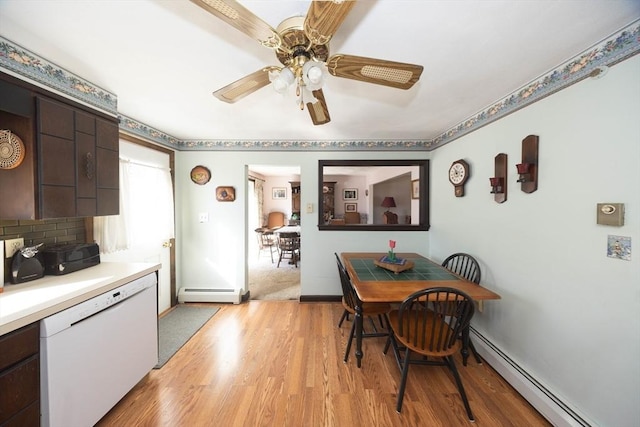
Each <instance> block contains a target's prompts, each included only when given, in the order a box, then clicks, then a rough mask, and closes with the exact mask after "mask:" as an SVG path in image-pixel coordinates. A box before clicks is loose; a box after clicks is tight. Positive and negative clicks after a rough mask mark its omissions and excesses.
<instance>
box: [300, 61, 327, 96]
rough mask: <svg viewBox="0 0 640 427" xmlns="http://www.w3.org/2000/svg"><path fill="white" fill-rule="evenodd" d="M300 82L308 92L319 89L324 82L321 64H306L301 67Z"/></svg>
mask: <svg viewBox="0 0 640 427" xmlns="http://www.w3.org/2000/svg"><path fill="white" fill-rule="evenodd" d="M302 80H303V81H304V84H305V85H306V86H307V89H309V90H318V89H321V88H322V85H323V84H324V80H325V71H324V68H323V67H322V64H321V63H319V62H316V61H308V62H306V63H305V64H304V66H303V67H302Z"/></svg>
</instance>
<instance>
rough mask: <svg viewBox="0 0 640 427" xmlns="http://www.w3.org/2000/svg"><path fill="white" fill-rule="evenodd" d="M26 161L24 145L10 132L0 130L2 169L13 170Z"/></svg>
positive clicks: (0, 160)
mask: <svg viewBox="0 0 640 427" xmlns="http://www.w3.org/2000/svg"><path fill="white" fill-rule="evenodd" d="M23 160H24V144H23V143H22V140H21V139H20V138H19V137H18V136H17V135H16V134H14V133H12V132H11V131H10V130H0V169H13V168H17V167H18V166H20V163H22V161H23Z"/></svg>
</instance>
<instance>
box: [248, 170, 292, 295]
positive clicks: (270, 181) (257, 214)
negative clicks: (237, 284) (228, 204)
mask: <svg viewBox="0 0 640 427" xmlns="http://www.w3.org/2000/svg"><path fill="white" fill-rule="evenodd" d="M247 170H248V180H247V221H246V225H247V243H248V244H247V248H248V250H247V260H246V262H247V272H248V273H247V289H249V292H250V299H253V300H264V299H268V300H292V299H293V300H299V298H300V270H301V268H302V261H300V262H299V263H298V265H297V267H296V266H295V265H293V264H289V262H288V261H289V260H288V259H287V260H284V259H283V261H282V262H280V266H279V267H278V259H279V251H278V250H277V247H273V252H271V248H269V247H268V246H267V245H266V244H263V243H262V242H261V234H260V233H259V232H257V231H256V229H259V228H261V227H262V226H264V225H265V224H266V223H267V216H268V214H269V213H270V212H282V213H283V214H284V217H285V221H284V225H285V226H287V225H289V224H291V223H292V220H291V217H292V213H293V210H292V203H293V201H294V199H293V194H292V188H291V182H299V181H300V167H299V166H286V167H282V166H269V165H249V166H247ZM298 188H299V186H298ZM296 196H299V194H296ZM298 200H299V199H298ZM293 223H296V224H299V223H298V222H295V221H293ZM270 237H271V238H273V239H274V240H275V239H276V238H277V233H274V234H273V235H272V236H270ZM272 256H273V258H272Z"/></svg>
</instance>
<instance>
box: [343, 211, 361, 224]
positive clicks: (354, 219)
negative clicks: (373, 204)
mask: <svg viewBox="0 0 640 427" xmlns="http://www.w3.org/2000/svg"><path fill="white" fill-rule="evenodd" d="M344 223H345V224H360V212H345V213H344Z"/></svg>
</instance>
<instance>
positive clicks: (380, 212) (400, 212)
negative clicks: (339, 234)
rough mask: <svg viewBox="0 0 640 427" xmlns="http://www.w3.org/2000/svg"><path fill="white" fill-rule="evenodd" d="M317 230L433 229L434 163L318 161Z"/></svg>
mask: <svg viewBox="0 0 640 427" xmlns="http://www.w3.org/2000/svg"><path fill="white" fill-rule="evenodd" d="M416 191H417V194H416ZM354 194H357V201H356V200H354V198H353V197H354ZM416 196H417V197H416ZM345 197H346V199H345ZM354 209H355V210H354ZM318 229H319V230H368V231H375V230H393V231H420V230H428V229H429V160H426V159H425V160H319V161H318Z"/></svg>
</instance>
